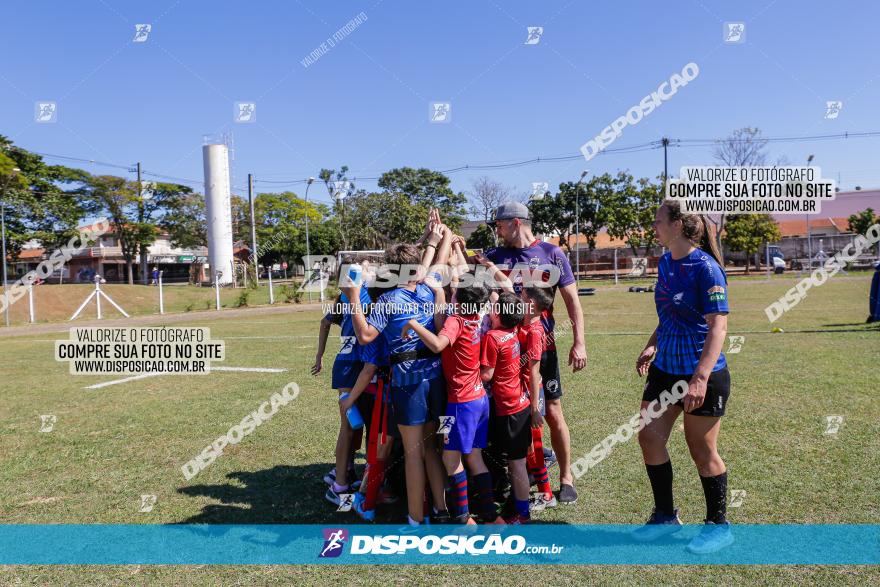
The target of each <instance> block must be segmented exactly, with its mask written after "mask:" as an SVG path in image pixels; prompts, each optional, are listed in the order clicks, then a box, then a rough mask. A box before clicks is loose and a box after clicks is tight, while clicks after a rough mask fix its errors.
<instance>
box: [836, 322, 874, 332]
mask: <svg viewBox="0 0 880 587" xmlns="http://www.w3.org/2000/svg"><path fill="white" fill-rule="evenodd" d="M844 326H863V327H864V330H877V329H880V322H848V323H846V324H823V325H822V327H823V328H842V327H844Z"/></svg>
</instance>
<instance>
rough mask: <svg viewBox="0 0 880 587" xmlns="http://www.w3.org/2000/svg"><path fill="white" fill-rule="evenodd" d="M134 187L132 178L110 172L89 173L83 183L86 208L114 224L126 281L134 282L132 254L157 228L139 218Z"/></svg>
mask: <svg viewBox="0 0 880 587" xmlns="http://www.w3.org/2000/svg"><path fill="white" fill-rule="evenodd" d="M137 187H138V186H137V185H136V184H135V182H130V181H126V180H125V179H123V178H121V177H115V176H112V175H95V176H90V177H88V178H87V179H86V182H85V186H84V189H85V194H86V197H87V208H88V209H89V211H90V212H93V213H96V214H104V215H106V216H107V217H108V218H109V219H110V221H111V223H112V225H113V232H114V234H115V235H116V237H117V239H119V246H120V248H121V250H122V257H123V259H125V266H126V271H127V274H128V284H129V285H132V284H134V266H133V265H134V257H135V255H137V254H138V252H139V251H140V250H141V247H142V245H143V246H148V245H150V244H152V243H153V241H154V240H155V239H156V235H157V234H158V232H159V231H158V228H157V227H156V225H155V224H154V223H152V222H146V221H139V216H140V209H141V208H142V207H143V204H144V202H143V198H142V197H138V190H137Z"/></svg>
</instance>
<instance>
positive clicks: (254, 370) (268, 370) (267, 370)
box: [211, 367, 287, 373]
mask: <svg viewBox="0 0 880 587" xmlns="http://www.w3.org/2000/svg"><path fill="white" fill-rule="evenodd" d="M211 371H244V372H247V373H284V372H285V371H287V369H273V368H270V367H211Z"/></svg>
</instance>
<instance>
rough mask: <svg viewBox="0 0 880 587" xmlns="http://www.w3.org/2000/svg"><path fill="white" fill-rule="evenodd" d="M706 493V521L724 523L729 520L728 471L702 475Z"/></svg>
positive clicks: (701, 480)
mask: <svg viewBox="0 0 880 587" xmlns="http://www.w3.org/2000/svg"><path fill="white" fill-rule="evenodd" d="M700 483H702V484H703V493H704V494H705V495H706V521H707V522H714V523H716V524H723V523H724V522H726V521H727V471H724V472H723V473H721V474H720V475H715V476H714V477H703V476H702V475H700Z"/></svg>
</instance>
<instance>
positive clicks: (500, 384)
mask: <svg viewBox="0 0 880 587" xmlns="http://www.w3.org/2000/svg"><path fill="white" fill-rule="evenodd" d="M480 364H481V365H482V366H483V367H494V368H495V373H494V374H493V375H492V399H493V400H494V401H495V415H497V416H509V415H510V414H515V413H517V412H519V411H520V410H522V409H523V408H526V407H528V406H529V396H528V392H527V390H526V389H525V388H524V387H523V381H522V373H521V367H520V355H519V333H518V332H517V329H516V328H510V329H498V330H490V331H489V332H487V333H486V335H485V336H484V337H483V352H482V356H481V357H480Z"/></svg>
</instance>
